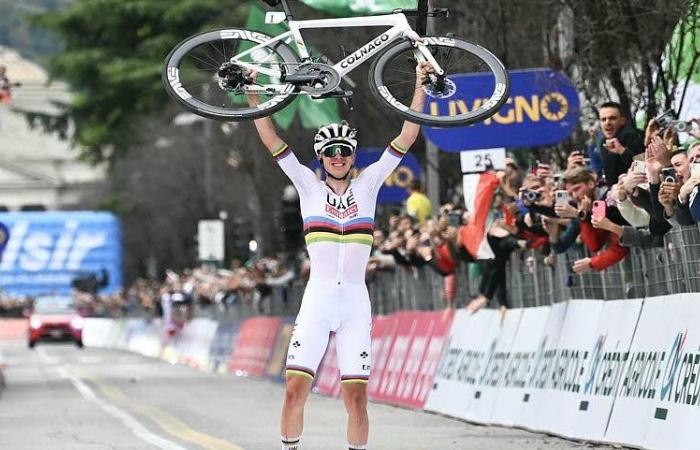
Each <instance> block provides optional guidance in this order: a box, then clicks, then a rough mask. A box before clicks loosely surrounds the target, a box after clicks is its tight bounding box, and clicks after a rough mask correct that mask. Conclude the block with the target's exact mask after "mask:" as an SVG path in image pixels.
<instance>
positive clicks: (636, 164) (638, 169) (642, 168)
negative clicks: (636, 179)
mask: <svg viewBox="0 0 700 450" xmlns="http://www.w3.org/2000/svg"><path fill="white" fill-rule="evenodd" d="M632 172H634V173H647V165H646V163H645V162H644V161H636V160H635V161H632Z"/></svg>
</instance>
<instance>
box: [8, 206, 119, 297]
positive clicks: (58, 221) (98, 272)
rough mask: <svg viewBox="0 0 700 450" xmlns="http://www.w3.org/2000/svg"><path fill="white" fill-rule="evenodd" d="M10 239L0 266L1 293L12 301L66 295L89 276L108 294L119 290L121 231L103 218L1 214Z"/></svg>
mask: <svg viewBox="0 0 700 450" xmlns="http://www.w3.org/2000/svg"><path fill="white" fill-rule="evenodd" d="M0 222H2V223H4V224H6V225H7V227H8V229H9V235H10V238H9V240H8V241H7V246H6V247H5V252H4V254H3V257H2V261H1V262H0V289H2V290H3V291H5V292H8V293H11V294H16V295H39V294H49V293H56V294H68V293H70V292H71V282H72V281H73V280H74V279H76V278H85V277H89V276H91V275H94V276H96V277H97V280H101V279H102V278H103V277H104V276H105V275H107V277H108V285H107V286H106V287H105V288H104V289H102V290H101V291H100V292H102V293H107V294H111V293H114V292H116V291H117V290H119V289H120V288H121V286H122V242H121V226H120V224H119V221H118V220H117V218H116V217H115V216H114V215H112V214H109V213H102V212H53V211H51V212H12V213H0Z"/></svg>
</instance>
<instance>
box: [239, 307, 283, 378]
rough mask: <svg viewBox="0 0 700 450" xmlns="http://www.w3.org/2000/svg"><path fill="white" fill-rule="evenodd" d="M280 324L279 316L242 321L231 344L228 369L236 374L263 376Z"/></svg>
mask: <svg viewBox="0 0 700 450" xmlns="http://www.w3.org/2000/svg"><path fill="white" fill-rule="evenodd" d="M281 324H282V319H281V318H279V317H252V318H250V319H247V320H246V321H245V322H243V324H242V325H241V330H240V333H239V334H238V337H237V338H236V342H235V344H234V346H233V354H232V355H231V361H230V363H229V370H230V371H231V372H234V373H236V374H237V375H244V376H255V377H262V376H264V375H265V367H266V366H267V362H268V360H269V358H270V355H271V354H272V350H273V347H274V345H275V338H276V337H277V331H278V329H279V327H280V325H281Z"/></svg>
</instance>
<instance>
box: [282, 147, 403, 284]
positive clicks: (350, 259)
mask: <svg viewBox="0 0 700 450" xmlns="http://www.w3.org/2000/svg"><path fill="white" fill-rule="evenodd" d="M405 153H406V150H404V149H402V148H400V147H399V146H398V145H396V144H394V143H392V144H391V145H390V146H389V147H388V148H387V149H386V151H385V152H384V153H383V154H382V156H381V158H380V159H379V161H377V162H375V163H374V164H371V165H370V166H368V167H367V168H365V169H364V170H363V171H362V172H361V173H360V175H359V176H358V177H357V178H355V179H353V180H352V181H350V186H349V187H348V189H347V190H346V191H345V193H343V194H341V195H337V194H336V193H334V192H333V190H332V189H331V188H330V187H328V185H326V183H325V182H323V181H321V180H319V179H318V178H316V175H315V174H314V173H313V172H312V171H311V169H309V168H308V167H306V166H304V165H302V164H301V163H300V162H299V160H298V159H297V158H296V156H295V155H294V153H292V152H291V150H290V149H289V147H288V146H287V145H284V146H283V147H282V148H280V149H279V150H277V151H276V152H274V153H273V155H274V156H275V158H276V159H277V162H278V163H279V165H280V167H281V168H282V170H283V171H284V173H285V174H286V175H287V176H288V177H289V179H290V180H291V181H292V183H293V184H294V187H295V188H296V190H297V192H298V193H299V199H300V204H301V216H302V218H303V220H304V239H305V241H306V248H307V250H308V252H309V259H310V260H311V279H312V280H313V279H316V280H319V281H331V280H334V281H335V282H336V283H337V284H342V283H343V282H347V283H364V280H365V268H366V266H367V260H368V259H369V255H370V251H371V248H372V241H373V238H372V232H373V230H374V212H375V208H376V205H377V195H378V194H379V189H380V188H381V187H382V184H383V183H384V180H385V179H386V178H387V177H388V176H389V175H391V173H392V172H393V171H394V169H396V167H397V166H398V165H399V162H400V161H401V158H402V157H403V155H404V154H405Z"/></svg>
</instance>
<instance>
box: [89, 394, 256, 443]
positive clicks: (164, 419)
mask: <svg viewBox="0 0 700 450" xmlns="http://www.w3.org/2000/svg"><path fill="white" fill-rule="evenodd" d="M95 383H97V385H98V386H99V388H100V390H101V391H102V392H103V393H104V394H105V395H106V396H107V397H109V398H110V400H112V401H114V402H117V403H123V402H129V403H130V407H132V408H133V409H135V410H136V411H138V412H139V413H141V414H143V415H144V416H146V417H148V418H149V419H151V420H152V421H153V422H155V423H157V424H158V425H159V426H160V427H161V428H162V429H163V430H164V431H166V432H167V433H169V434H171V435H173V436H175V437H177V438H179V439H182V440H183V441H188V442H192V443H194V444H197V445H199V446H200V447H202V448H204V449H207V450H243V449H242V448H241V447H239V446H237V445H234V444H232V443H230V442H228V441H225V440H223V439H219V438H216V437H213V436H209V435H208V434H204V433H200V432H199V431H195V430H193V429H191V428H190V427H189V426H187V424H186V423H184V422H182V421H181V420H179V419H177V418H175V417H173V416H171V415H170V414H168V413H166V412H165V411H163V410H161V409H159V408H156V407H155V406H150V405H141V404H133V403H132V402H131V400H130V399H129V398H128V397H126V396H125V395H124V393H123V392H122V391H121V390H119V389H118V388H117V387H116V386H112V385H110V384H107V383H104V382H100V381H95Z"/></svg>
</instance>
